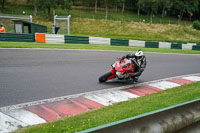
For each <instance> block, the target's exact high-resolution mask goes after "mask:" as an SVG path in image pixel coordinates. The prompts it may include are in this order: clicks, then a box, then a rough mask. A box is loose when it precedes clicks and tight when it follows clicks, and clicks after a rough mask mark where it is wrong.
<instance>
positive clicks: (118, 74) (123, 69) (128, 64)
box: [99, 58, 135, 83]
mask: <svg viewBox="0 0 200 133" xmlns="http://www.w3.org/2000/svg"><path fill="white" fill-rule="evenodd" d="M111 66H112V69H110V71H109V72H107V73H105V74H104V75H102V76H100V77H99V82H101V83H102V82H106V81H107V80H110V79H115V78H117V79H119V80H134V75H133V72H134V71H135V63H134V62H132V61H131V60H129V59H127V58H125V59H118V61H116V62H115V63H114V64H113V65H111Z"/></svg>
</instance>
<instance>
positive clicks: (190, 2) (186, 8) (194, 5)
mask: <svg viewBox="0 0 200 133" xmlns="http://www.w3.org/2000/svg"><path fill="white" fill-rule="evenodd" d="M198 5H199V0H176V1H174V2H173V8H174V11H175V12H177V13H178V21H181V20H182V18H183V16H184V14H185V13H188V14H189V13H190V12H195V11H198V10H199V9H198Z"/></svg>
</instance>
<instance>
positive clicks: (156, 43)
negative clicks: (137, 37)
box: [145, 42, 159, 48]
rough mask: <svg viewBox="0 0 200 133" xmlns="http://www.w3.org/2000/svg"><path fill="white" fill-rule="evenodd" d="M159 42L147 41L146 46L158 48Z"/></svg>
mask: <svg viewBox="0 0 200 133" xmlns="http://www.w3.org/2000/svg"><path fill="white" fill-rule="evenodd" d="M158 45H159V43H158V42H145V47H146V48H158V47H159V46H158Z"/></svg>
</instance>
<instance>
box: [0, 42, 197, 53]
mask: <svg viewBox="0 0 200 133" xmlns="http://www.w3.org/2000/svg"><path fill="white" fill-rule="evenodd" d="M0 48H51V49H89V50H115V51H136V50H138V49H140V47H127V46H108V45H95V44H45V43H35V42H3V41H0ZM141 49H142V50H143V51H144V52H159V53H179V54H200V51H197V50H180V49H164V48H163V49H162V48H141Z"/></svg>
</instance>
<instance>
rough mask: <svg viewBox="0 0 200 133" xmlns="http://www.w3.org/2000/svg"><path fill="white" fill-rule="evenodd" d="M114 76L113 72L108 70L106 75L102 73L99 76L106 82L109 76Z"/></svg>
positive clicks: (100, 79)
mask: <svg viewBox="0 0 200 133" xmlns="http://www.w3.org/2000/svg"><path fill="white" fill-rule="evenodd" d="M110 76H112V73H111V72H107V73H105V74H104V75H102V76H101V77H99V82H101V83H102V82H106V81H107V80H108V78H109V77H110Z"/></svg>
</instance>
